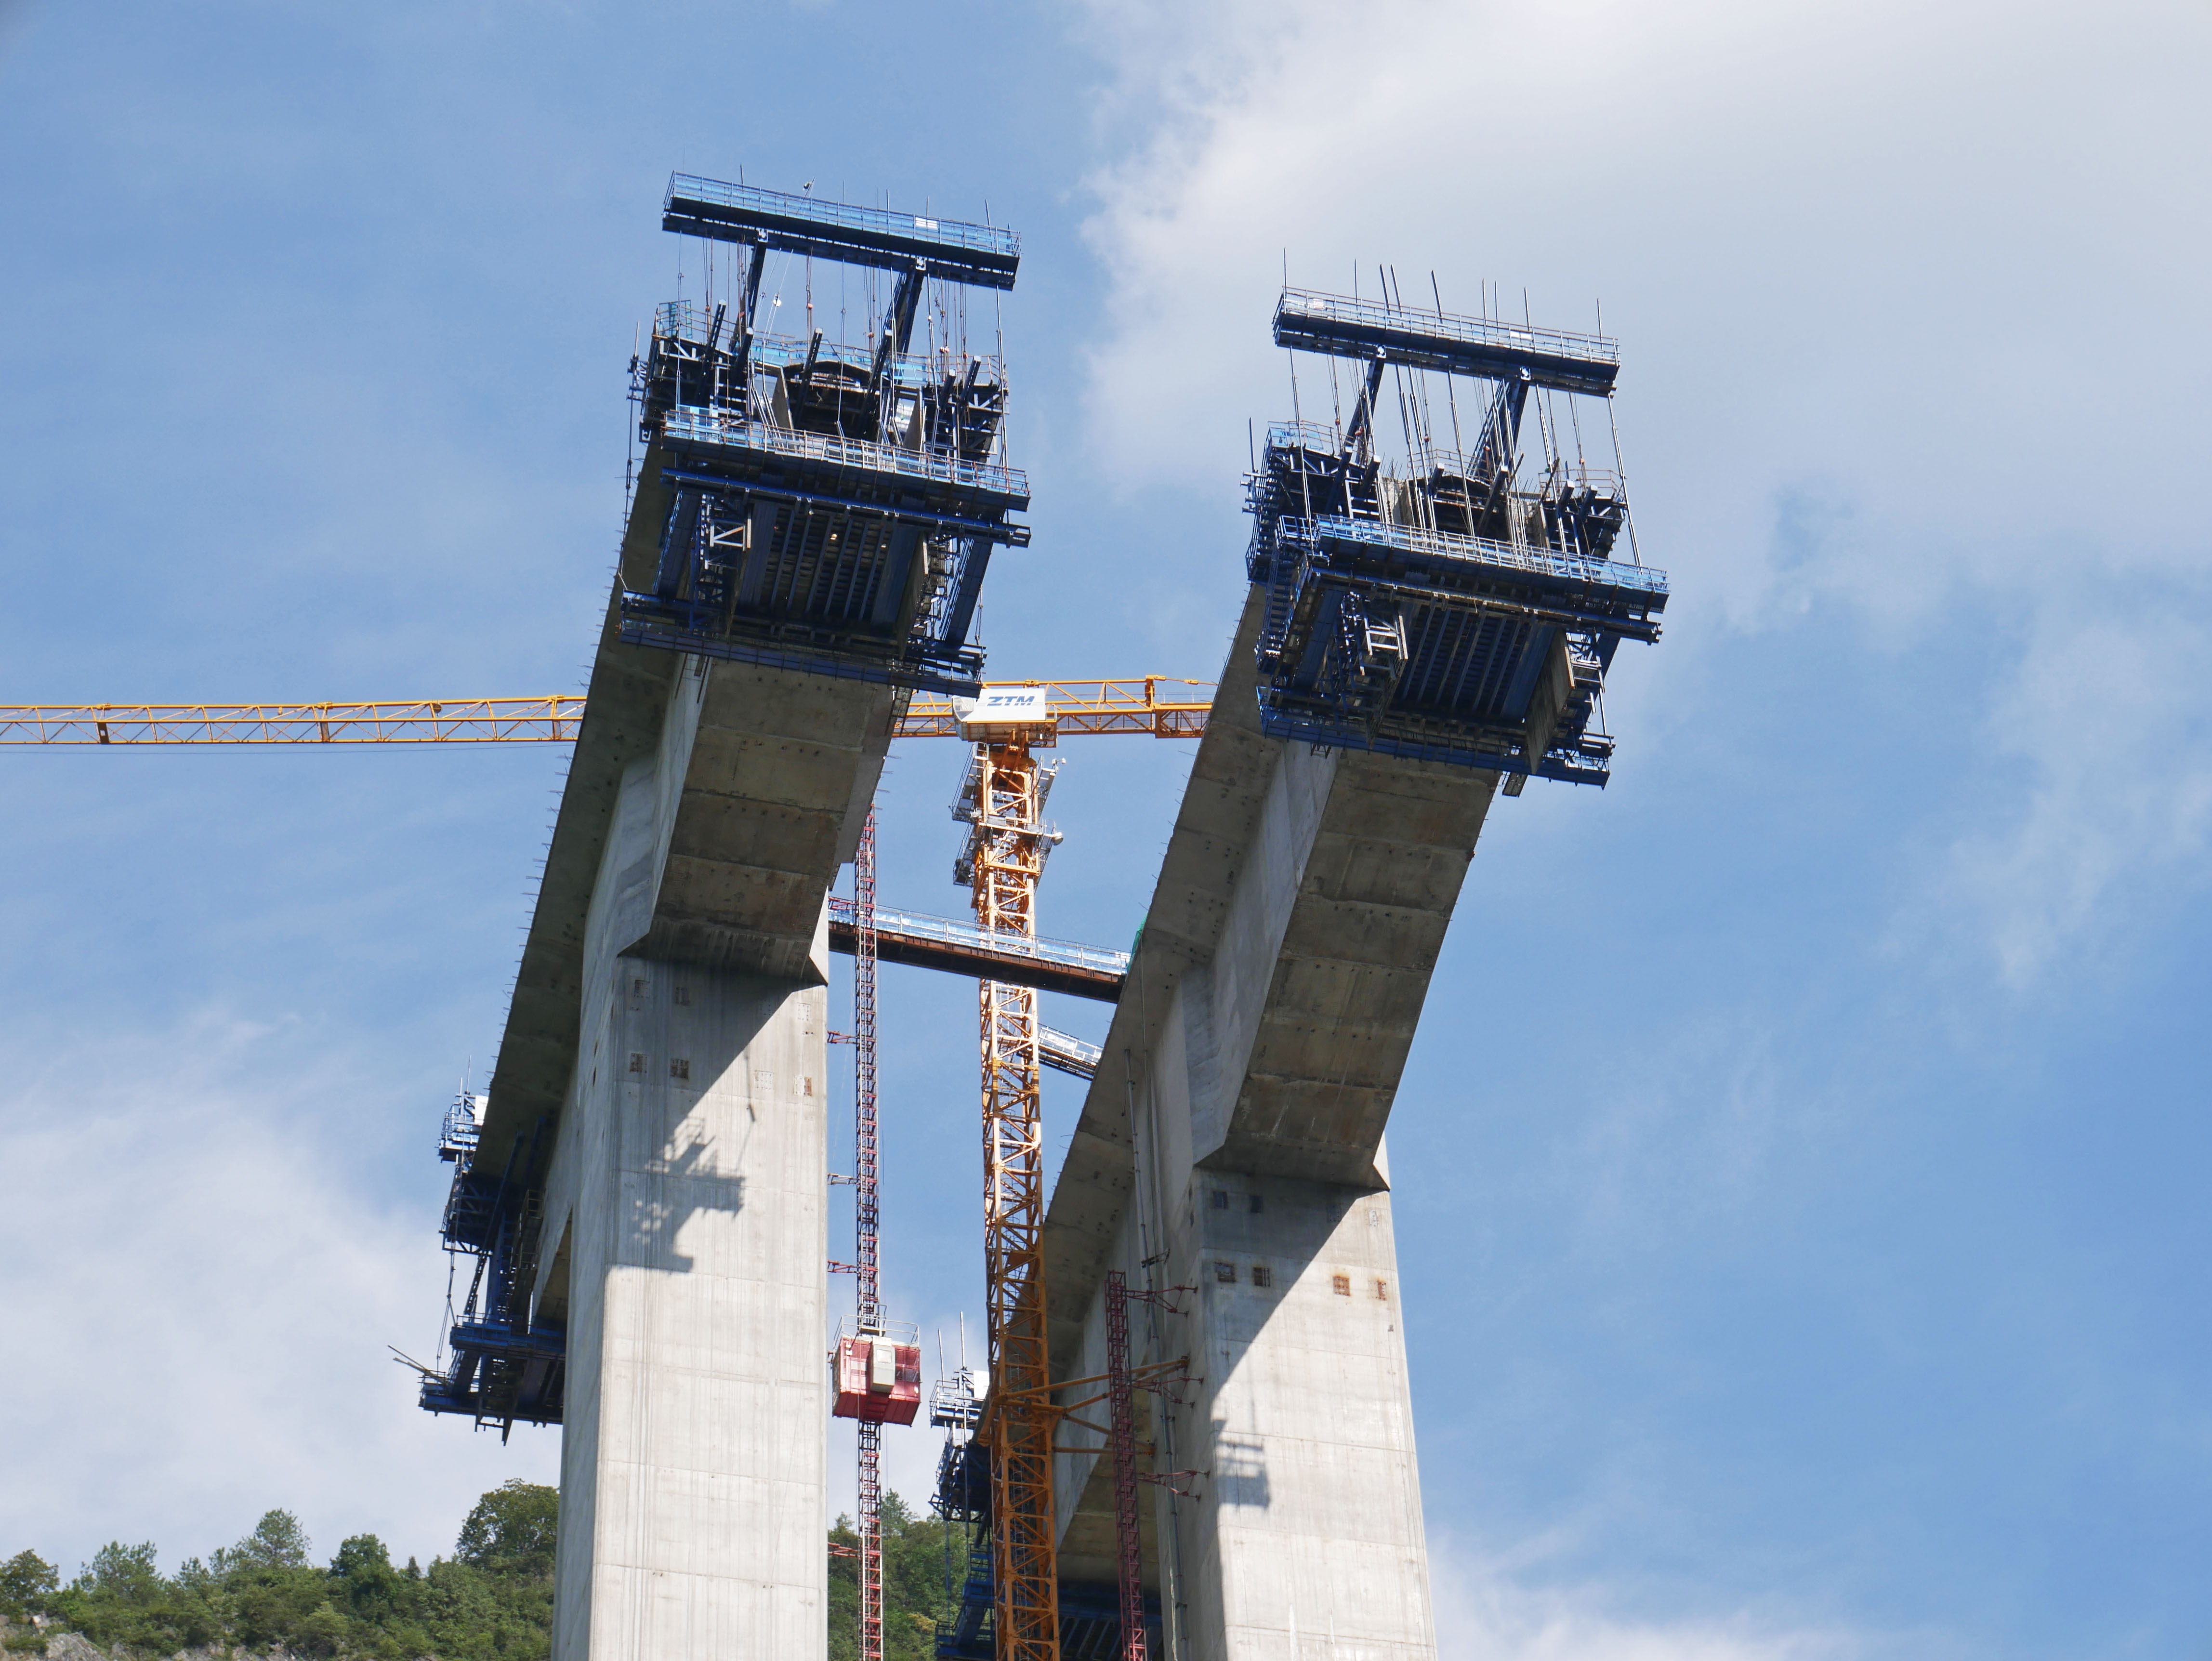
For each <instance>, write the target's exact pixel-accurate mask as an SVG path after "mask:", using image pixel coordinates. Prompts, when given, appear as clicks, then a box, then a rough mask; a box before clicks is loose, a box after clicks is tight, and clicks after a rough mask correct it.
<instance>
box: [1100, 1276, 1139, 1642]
mask: <svg viewBox="0 0 2212 1661" xmlns="http://www.w3.org/2000/svg"><path fill="white" fill-rule="evenodd" d="M1106 1390H1107V1394H1108V1396H1109V1398H1110V1399H1111V1417H1110V1419H1109V1426H1110V1427H1111V1429H1112V1431H1113V1434H1114V1449H1113V1452H1114V1543H1115V1557H1116V1559H1117V1561H1118V1563H1119V1566H1120V1571H1121V1661H1145V1581H1144V1558H1143V1548H1142V1546H1141V1544H1140V1536H1139V1534H1138V1531H1137V1402H1136V1396H1137V1390H1136V1381H1135V1379H1134V1378H1133V1377H1132V1376H1131V1375H1130V1372H1129V1281H1128V1278H1127V1276H1126V1275H1123V1274H1122V1273H1121V1270H1120V1269H1109V1270H1107V1271H1106Z"/></svg>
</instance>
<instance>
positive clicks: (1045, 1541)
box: [969, 743, 1060, 1661]
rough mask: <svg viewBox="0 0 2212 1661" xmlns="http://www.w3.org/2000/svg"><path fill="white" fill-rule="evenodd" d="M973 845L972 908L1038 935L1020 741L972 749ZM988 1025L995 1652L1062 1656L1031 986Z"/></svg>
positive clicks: (1038, 862)
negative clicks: (973, 793) (975, 751)
mask: <svg viewBox="0 0 2212 1661" xmlns="http://www.w3.org/2000/svg"><path fill="white" fill-rule="evenodd" d="M976 761H977V768H976V772H975V776H974V782H975V800H974V801H973V803H972V806H973V808H974V811H975V832H974V835H973V837H971V839H970V841H969V873H970V874H969V887H970V890H971V891H972V893H973V895H974V897H975V916H976V919H977V921H978V922H981V924H982V926H983V927H984V928H987V929H990V930H992V931H994V932H995V933H1000V934H1020V935H1026V936H1031V937H1034V936H1035V935H1036V890H1037V878H1038V876H1039V874H1040V873H1041V872H1042V869H1043V866H1044V855H1045V846H1046V839H1047V837H1048V834H1049V833H1048V831H1046V830H1045V827H1044V824H1043V818H1042V792H1041V789H1040V783H1041V771H1042V770H1040V769H1039V767H1038V766H1037V763H1036V757H1034V756H1032V755H1031V754H1030V751H1029V746H1028V745H1025V744H1020V743H1012V744H991V745H979V746H978V748H977V753H976ZM981 997H982V1025H983V1166H984V1177H983V1259H984V1271H985V1281H986V1291H985V1299H986V1303H987V1329H988V1337H989V1346H990V1350H989V1353H990V1368H991V1372H990V1378H991V1396H992V1405H991V1412H990V1421H989V1423H988V1425H987V1427H986V1430H987V1434H988V1436H989V1439H990V1445H991V1486H992V1494H991V1532H992V1552H993V1555H994V1559H995V1567H996V1570H997V1577H996V1578H997V1581H998V1602H997V1605H996V1608H995V1609H994V1620H993V1625H994V1628H995V1629H996V1640H997V1649H998V1661H1060V1606H1059V1587H1060V1576H1059V1571H1058V1565H1057V1561H1056V1558H1057V1553H1056V1550H1055V1545H1054V1530H1053V1520H1054V1519H1053V1503H1052V1444H1053V1432H1054V1422H1055V1416H1056V1415H1054V1411H1053V1409H1052V1406H1051V1403H1050V1402H1049V1400H1048V1396H1047V1395H1046V1387H1047V1384H1048V1382H1049V1381H1048V1377H1047V1367H1048V1356H1047V1353H1046V1345H1045V1295H1044V1272H1043V1263H1042V1259H1041V1257H1040V1255H1039V1244H1040V1241H1041V1238H1042V1233H1043V1227H1044V1179H1045V1171H1044V1129H1043V1120H1042V1112H1041V1102H1040V1095H1039V1089H1038V1084H1039V1074H1040V1062H1039V1059H1038V1055H1037V1007H1036V992H1035V991H1033V990H1032V989H1030V988H1028V987H1024V986H1006V985H1002V984H1000V983H995V982H989V981H987V982H985V983H983V988H982V994H981Z"/></svg>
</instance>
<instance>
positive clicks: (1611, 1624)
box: [1429, 1537, 1897, 1661]
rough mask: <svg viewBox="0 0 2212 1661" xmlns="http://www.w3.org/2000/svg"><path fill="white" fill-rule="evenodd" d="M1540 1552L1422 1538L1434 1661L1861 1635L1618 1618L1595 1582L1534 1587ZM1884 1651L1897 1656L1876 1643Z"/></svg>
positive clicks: (1727, 1655) (1773, 1648)
mask: <svg viewBox="0 0 2212 1661" xmlns="http://www.w3.org/2000/svg"><path fill="white" fill-rule="evenodd" d="M1541 1555H1542V1553H1541V1550H1538V1551H1534V1552H1524V1553H1519V1554H1515V1555H1512V1556H1510V1557H1493V1556H1489V1555H1484V1554H1482V1553H1480V1552H1476V1551H1472V1550H1469V1549H1468V1548H1465V1547H1464V1546H1462V1544H1461V1543H1460V1542H1456V1541H1454V1540H1451V1539H1449V1537H1445V1538H1435V1539H1431V1542H1430V1549H1429V1576H1430V1582H1431V1594H1432V1596H1433V1597H1434V1600H1435V1604H1436V1615H1437V1653H1438V1654H1439V1655H1440V1656H1441V1657H1442V1658H1443V1661H1848V1658H1852V1657H1857V1656H1862V1655H1865V1654H1869V1653H1871V1652H1872V1649H1871V1646H1869V1644H1868V1643H1867V1642H1865V1641H1864V1640H1863V1639H1862V1638H1859V1637H1857V1636H1856V1635H1854V1634H1849V1633H1845V1632H1841V1631H1837V1630H1833V1629H1827V1628H1818V1627H1814V1626H1809V1625H1805V1624H1802V1623H1793V1622H1790V1621H1787V1620H1786V1619H1781V1618H1778V1617H1775V1616H1773V1615H1768V1614H1766V1613H1764V1612H1761V1611H1758V1610H1753V1609H1737V1610H1731V1611H1729V1612H1728V1613H1725V1614H1721V1615H1688V1616H1679V1617H1674V1618H1659V1617H1639V1616H1637V1615H1627V1614H1623V1613H1621V1612H1620V1610H1619V1609H1617V1608H1616V1607H1615V1605H1616V1604H1617V1603H1618V1602H1619V1601H1620V1600H1619V1599H1618V1598H1617V1597H1615V1596H1614V1595H1613V1594H1612V1593H1610V1592H1608V1591H1606V1590H1604V1589H1603V1588H1600V1587H1594V1586H1589V1585H1567V1586H1562V1585H1542V1584H1537V1580H1538V1577H1537V1576H1536V1575H1535V1574H1534V1573H1532V1569H1533V1568H1534V1561H1535V1560H1536V1559H1537V1558H1540V1557H1541ZM1885 1652H1887V1653H1892V1654H1894V1653H1897V1651H1896V1650H1894V1649H1893V1648H1888V1647H1887V1646H1885Z"/></svg>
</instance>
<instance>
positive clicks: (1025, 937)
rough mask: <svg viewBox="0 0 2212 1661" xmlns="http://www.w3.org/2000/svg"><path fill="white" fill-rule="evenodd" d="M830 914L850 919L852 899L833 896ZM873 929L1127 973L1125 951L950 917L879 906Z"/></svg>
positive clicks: (1111, 972) (1003, 954)
mask: <svg viewBox="0 0 2212 1661" xmlns="http://www.w3.org/2000/svg"><path fill="white" fill-rule="evenodd" d="M829 915H830V916H832V917H835V918H836V919H837V920H838V921H840V922H847V923H849V922H852V920H853V903H852V901H850V900H847V899H838V898H836V897H832V898H831V900H830V902H829ZM876 932H877V933H878V934H903V935H906V936H908V937H909V938H911V939H915V940H938V941H940V942H942V943H943V944H945V945H946V946H963V947H966V948H968V949H969V950H972V951H985V952H994V953H996V954H997V955H1000V956H1001V957H1010V958H1032V959H1034V960H1035V961H1036V962H1038V963H1049V964H1062V965H1064V966H1066V967H1068V968H1072V969H1089V970H1096V971H1097V972H1098V973H1101V974H1107V975H1126V974H1127V973H1128V972H1129V954H1128V953H1127V952H1113V951H1109V950H1108V949H1107V948H1106V947H1104V946H1084V945H1081V944H1079V943H1078V942H1077V941H1074V940H1048V939H1046V938H1045V937H1043V936H1042V935H1038V934H998V933H996V932H994V931H993V930H991V929H988V928H977V927H975V924H973V923H965V922H957V920H955V919H953V918H951V917H932V916H925V915H924V914H923V913H921V912H919V911H893V910H889V909H888V908H886V907H884V906H878V907H877V908H876Z"/></svg>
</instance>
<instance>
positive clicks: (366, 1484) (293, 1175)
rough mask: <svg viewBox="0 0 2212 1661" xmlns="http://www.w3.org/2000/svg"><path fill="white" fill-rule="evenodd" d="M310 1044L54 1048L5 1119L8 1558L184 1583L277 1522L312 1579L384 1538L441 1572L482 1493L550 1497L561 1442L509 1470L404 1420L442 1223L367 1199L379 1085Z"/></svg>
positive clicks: (174, 1040)
mask: <svg viewBox="0 0 2212 1661" xmlns="http://www.w3.org/2000/svg"><path fill="white" fill-rule="evenodd" d="M301 1037H302V1035H301V1034H298V1033H287V1032H284V1031H271V1030H270V1029H268V1028H265V1027H256V1026H254V1025H250V1024H247V1023H245V1022H242V1021H239V1020H236V1019H228V1018H224V1017H221V1016H209V1017H205V1018H203V1019H198V1020H196V1021H193V1022H191V1023H190V1024H188V1025H184V1026H182V1027H181V1028H179V1029H178V1030H174V1031H167V1032H162V1033H158V1034H156V1035H155V1036H153V1037H147V1038H143V1039H126V1040H121V1041H117V1040H113V1039H108V1038H101V1039H90V1038H88V1037H83V1036H82V1035H76V1034H61V1035H51V1036H50V1037H49V1038H48V1040H47V1042H46V1044H45V1047H44V1050H43V1053H44V1056H45V1058H46V1059H45V1062H44V1064H43V1065H42V1066H40V1067H39V1068H36V1069H34V1070H33V1071H31V1072H30V1073H28V1074H27V1075H25V1074H19V1075H18V1077H19V1080H20V1081H19V1082H18V1083H17V1084H15V1086H13V1087H12V1088H11V1090H10V1091H9V1094H8V1096H7V1097H6V1098H5V1099H4V1101H0V1170H5V1171H7V1172H8V1173H9V1177H8V1182H9V1193H8V1202H7V1204H6V1205H5V1206H4V1207H0V1260H4V1261H5V1262H7V1264H8V1266H9V1272H8V1274H7V1275H6V1276H5V1277H4V1280H0V1332H4V1333H5V1334H6V1335H7V1342H6V1344H5V1351H6V1354H7V1357H8V1360H7V1361H6V1364H5V1365H4V1366H0V1426H5V1427H6V1430H5V1437H6V1440H5V1444H4V1445H0V1467H4V1468H5V1469H6V1470H7V1472H8V1480H7V1481H6V1482H5V1483H0V1542H4V1548H5V1549H6V1550H15V1549H20V1548H21V1547H23V1546H30V1547H33V1548H35V1549H37V1550H39V1551H40V1552H41V1553H43V1554H44V1555H46V1556H48V1557H49V1558H54V1559H57V1560H58V1561H60V1563H61V1564H62V1566H63V1567H64V1571H65V1572H66V1571H68V1570H70V1569H71V1568H73V1567H74V1566H75V1565H76V1563H78V1562H79V1561H82V1559H83V1558H85V1557H87V1556H88V1555H90V1553H91V1552H92V1550H93V1549H94V1548H96V1547H97V1546H98V1545H99V1544H100V1542H104V1541H106V1540H108V1539H110V1538H115V1537H120V1538H123V1539H125V1540H138V1539H149V1538H150V1539H152V1540H154V1541H155V1542H157V1543H158V1544H159V1545H160V1546H161V1550H162V1555H163V1558H164V1560H165V1561H168V1562H171V1563H173V1562H174V1561H177V1560H178V1559H179V1558H181V1557H183V1556H185V1555H196V1554H197V1555H204V1554H205V1553H206V1552H207V1551H208V1550H209V1549H210V1548H213V1547H215V1546H217V1545H222V1544H227V1543H228V1542H231V1541H233V1540H235V1539H236V1538H237V1537H238V1536H240V1535H242V1534H243V1533H245V1532H246V1530H247V1529H249V1528H251V1527H252V1524H253V1522H254V1519H255V1518H258V1516H259V1515H260V1513H261V1512H263V1511H264V1510H266V1509H268V1508H269V1507H270V1506H283V1507H285V1508H287V1509H289V1510H292V1511H295V1512H298V1513H299V1515H300V1517H301V1520H302V1522H303V1523H304V1524H306V1526H307V1530H308V1532H309V1534H310V1536H311V1537H312V1538H313V1541H314V1543H315V1546H316V1548H317V1550H318V1552H319V1553H320V1554H323V1555H327V1554H328V1553H330V1552H331V1551H333V1550H335V1549H336V1548H337V1544H338V1542H339V1541H340V1540H341V1539H342V1538H343V1537H344V1536H346V1535H348V1534H352V1533H356V1532H374V1533H377V1534H379V1535H380V1536H383V1538H384V1540H385V1541H386V1544H387V1545H389V1546H390V1547H391V1548H392V1551H393V1553H394V1555H396V1556H399V1557H402V1558H404V1557H405V1556H407V1555H416V1556H420V1557H422V1558H423V1559H424V1560H425V1561H427V1560H428V1557H429V1556H430V1555H433V1554H434V1553H441V1552H450V1551H451V1550H452V1549H453V1536H455V1534H456V1533H457V1532H458V1531H459V1524H460V1521H461V1518H462V1517H463V1516H464V1515H465V1513H466V1512H467V1509H468V1507H469V1506H470V1505H471V1504H472V1503H473V1502H474V1500H475V1499H476V1497H477V1495H478V1494H481V1493H483V1491H484V1490H486V1489H488V1488H492V1487H495V1486H496V1485H497V1484H498V1483H499V1482H501V1481H504V1480H505V1479H506V1478H507V1477H510V1476H523V1477H527V1478H530V1479H532V1480H535V1481H541V1482H543V1481H551V1480H553V1475H554V1472H555V1469H556V1464H557V1458H558V1441H557V1436H558V1433H548V1432H542V1431H540V1432H533V1431H531V1430H527V1429H524V1428H520V1427H519V1428H518V1429H517V1431H516V1433H515V1437H514V1440H513V1444H512V1445H510V1446H508V1447H507V1448H506V1449H504V1450H502V1449H501V1447H500V1445H499V1444H498V1441H497V1439H496V1438H495V1437H493V1436H489V1435H479V1434H472V1433H471V1430H470V1428H469V1427H468V1426H467V1424H466V1423H465V1421H457V1420H453V1419H435V1420H434V1419H432V1418H431V1417H430V1416H429V1415H426V1414H423V1413H422V1412H421V1411H420V1410H419V1409H416V1407H415V1405H414V1402H413V1396H414V1383H413V1375H411V1374H410V1372H407V1371H406V1370H405V1369H404V1368H403V1367H401V1366H397V1365H395V1364H394V1363H393V1361H392V1359H391V1356H390V1355H389V1354H388V1353H387V1352H386V1348H385V1346H386V1344H387V1343H388V1342H396V1343H398V1344H399V1345H400V1346H401V1347H403V1348H408V1349H410V1350H411V1351H413V1352H415V1353H416V1354H421V1355H422V1356H423V1358H424V1359H426V1360H427V1359H428V1351H429V1350H430V1349H431V1348H433V1347H434V1346H435V1343H436V1340H437V1332H438V1328H439V1324H440V1317H441V1312H442V1311H441V1306H440V1305H441V1296H442V1293H443V1288H444V1286H445V1278H446V1276H445V1269H446V1265H445V1263H444V1262H443V1261H442V1254H441V1252H440V1251H439V1250H438V1246H437V1235H436V1219H435V1216H434V1215H433V1214H431V1213H430V1211H429V1209H428V1206H427V1205H418V1206H413V1207H405V1208H387V1207H380V1206H378V1205H377V1204H375V1203H374V1202H373V1200H372V1199H371V1198H370V1197H369V1196H368V1193H367V1192H365V1190H366V1189H368V1187H369V1184H368V1183H366V1182H364V1180H363V1178H364V1175H365V1174H366V1173H365V1171H364V1169H363V1166H364V1164H365V1162H366V1159H367V1157H368V1156H367V1155H366V1154H365V1153H364V1151H363V1147H362V1143H364V1142H370V1141H374V1140H375V1139H374V1137H366V1136H365V1137H363V1138H362V1139H361V1140H360V1141H356V1143H355V1145H354V1146H352V1147H349V1143H348V1135H347V1133H348V1129H349V1125H352V1124H357V1123H360V1120H361V1116H362V1113H363V1111H364V1110H365V1108H366V1107H367V1105H368V1101H369V1098H370V1097H371V1091H370V1089H369V1088H368V1086H365V1085H364V1083H363V1081H362V1080H363V1073H364V1069H362V1068H361V1067H360V1066H359V1065H358V1063H357V1058H349V1057H345V1056H337V1055H327V1056H325V1057H324V1058H323V1059H322V1060H321V1061H319V1062H317V1061H315V1060H313V1059H312V1058H311V1057H312V1054H313V1047H312V1046H311V1045H310V1044H308V1043H303V1042H301ZM19 1048H20V1050H21V1052H22V1053H28V1046H27V1045H24V1046H20V1047H19ZM349 1063H351V1064H349ZM426 1129H427V1128H426ZM427 1186H428V1184H427V1183H426V1187H427Z"/></svg>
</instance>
